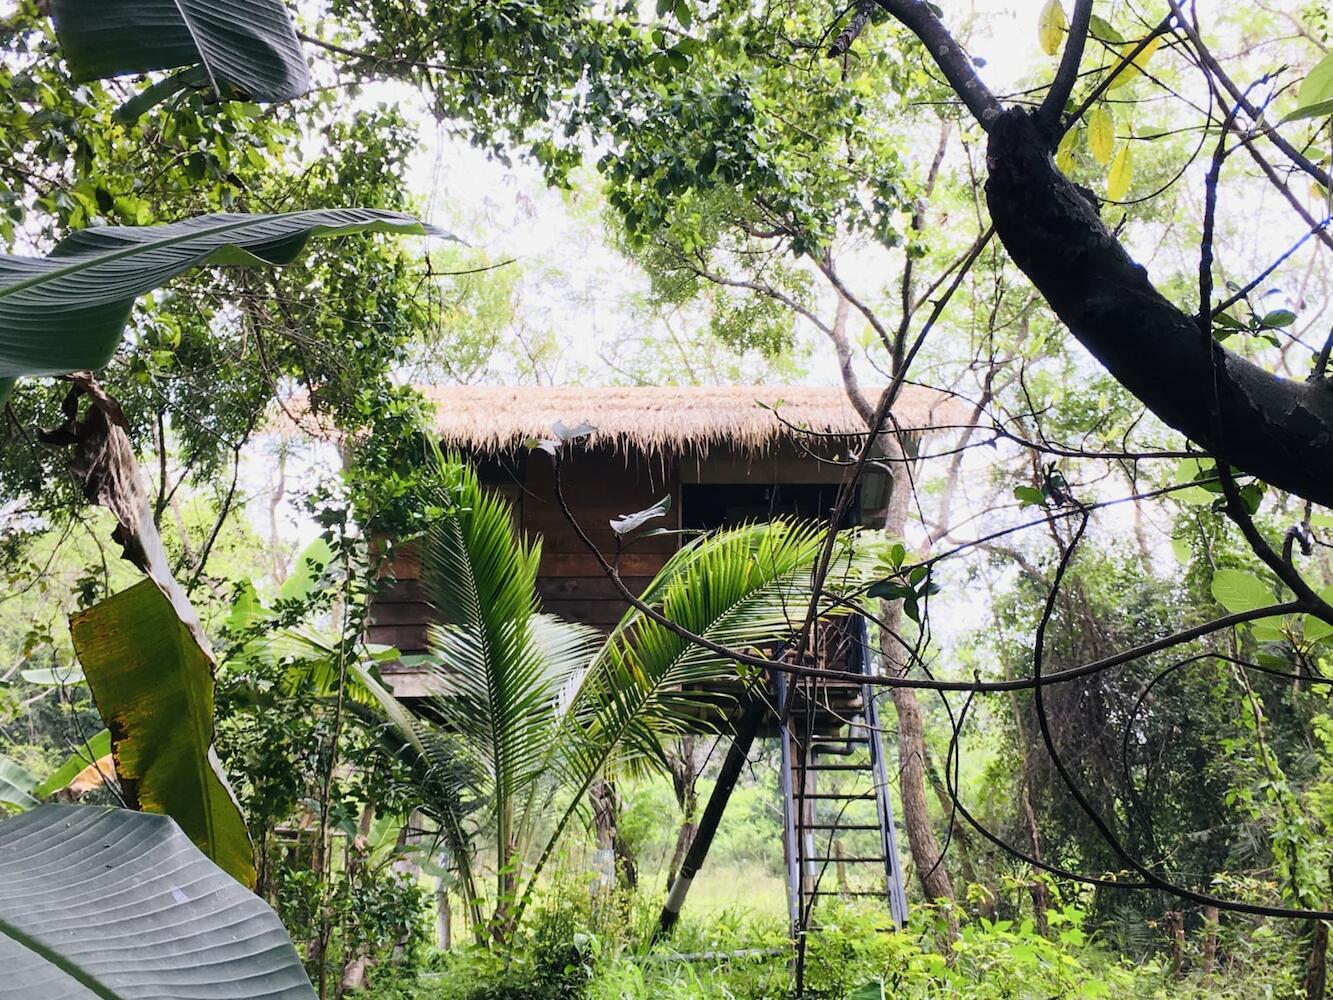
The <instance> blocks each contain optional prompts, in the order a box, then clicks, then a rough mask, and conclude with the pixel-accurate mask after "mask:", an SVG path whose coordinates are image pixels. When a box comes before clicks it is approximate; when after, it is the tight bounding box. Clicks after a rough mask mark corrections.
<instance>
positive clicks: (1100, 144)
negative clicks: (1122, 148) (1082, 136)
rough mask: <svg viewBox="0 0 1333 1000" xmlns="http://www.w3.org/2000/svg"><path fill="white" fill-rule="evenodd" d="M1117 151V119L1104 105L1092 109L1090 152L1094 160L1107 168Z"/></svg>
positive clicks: (1089, 137) (1089, 124)
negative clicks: (1115, 150)
mask: <svg viewBox="0 0 1333 1000" xmlns="http://www.w3.org/2000/svg"><path fill="white" fill-rule="evenodd" d="M1114 149H1115V119H1114V118H1113V117H1112V116H1111V112H1110V111H1109V110H1107V108H1105V107H1104V106H1102V105H1100V104H1099V105H1097V107H1095V108H1093V109H1092V113H1091V114H1089V115H1088V152H1090V153H1091V154H1092V157H1093V159H1095V160H1096V161H1097V162H1098V163H1100V164H1102V165H1103V166H1105V165H1106V164H1107V163H1110V162H1111V153H1112V151H1114Z"/></svg>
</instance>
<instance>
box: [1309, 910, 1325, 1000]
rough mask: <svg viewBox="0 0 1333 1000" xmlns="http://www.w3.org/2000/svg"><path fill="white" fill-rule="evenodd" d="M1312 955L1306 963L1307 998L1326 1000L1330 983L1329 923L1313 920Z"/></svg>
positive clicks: (1311, 929)
mask: <svg viewBox="0 0 1333 1000" xmlns="http://www.w3.org/2000/svg"><path fill="white" fill-rule="evenodd" d="M1311 923H1312V924H1313V926H1312V927H1311V928H1310V957H1309V959H1308V960H1307V961H1306V963H1305V1000H1324V991H1325V989H1326V988H1327V985H1328V924H1326V923H1324V922H1323V921H1322V920H1314V921H1311Z"/></svg>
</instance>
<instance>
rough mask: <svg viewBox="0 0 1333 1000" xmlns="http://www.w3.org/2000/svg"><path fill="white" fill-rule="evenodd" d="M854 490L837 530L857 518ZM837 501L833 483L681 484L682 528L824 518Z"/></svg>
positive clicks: (696, 529)
mask: <svg viewBox="0 0 1333 1000" xmlns="http://www.w3.org/2000/svg"><path fill="white" fill-rule="evenodd" d="M855 490H856V493H855V495H853V497H852V503H851V505H850V506H849V507H848V509H847V513H846V515H845V516H844V517H843V519H842V522H841V523H840V524H839V525H838V527H839V529H842V528H848V527H851V526H852V525H853V524H856V523H857V522H858V520H859V513H860V506H861V504H860V499H861V498H860V490H861V487H860V485H859V484H858V485H857V486H856V487H855ZM837 502H838V485H837V484H836V483H769V484H761V483H683V484H682V485H681V491H680V519H681V527H683V528H686V529H689V530H693V531H711V530H713V529H716V528H731V527H735V526H736V525H739V524H744V523H746V522H754V521H772V520H774V519H775V518H779V517H795V518H800V519H802V520H811V521H824V520H827V518H828V517H829V516H830V515H831V514H832V512H833V508H834V507H835V506H836V504H837Z"/></svg>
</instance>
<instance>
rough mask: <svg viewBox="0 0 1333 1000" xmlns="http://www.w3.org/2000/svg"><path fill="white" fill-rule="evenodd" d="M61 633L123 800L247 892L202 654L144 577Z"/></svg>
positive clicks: (237, 816) (209, 672) (242, 846)
mask: <svg viewBox="0 0 1333 1000" xmlns="http://www.w3.org/2000/svg"><path fill="white" fill-rule="evenodd" d="M70 630H71V633H72V635H73V639H74V650H75V652H76V653H77V654H78V657H79V660H80V662H81V663H82V664H83V672H84V675H85V676H86V677H87V680H88V686H89V688H90V689H91V690H92V694H93V700H94V701H95V702H96V703H97V710H98V712H99V713H100V714H101V716H102V719H103V721H104V722H105V723H106V724H107V728H108V729H110V730H111V742H112V749H113V752H114V754H115V762H116V775H117V777H119V779H120V784H121V790H122V792H123V793H124V795H125V796H126V799H127V801H128V802H129V803H130V804H131V805H133V806H135V807H136V808H139V809H143V810H145V811H147V812H157V813H165V814H167V815H168V816H170V817H171V818H172V819H174V820H175V821H176V822H177V823H178V824H179V825H180V827H181V829H182V830H183V831H184V832H185V834H186V835H187V836H188V837H189V838H190V839H191V840H192V841H194V843H195V844H197V845H198V847H199V849H200V850H201V851H203V852H204V854H206V855H208V857H210V858H211V859H212V860H213V861H214V862H215V863H216V864H217V865H218V866H219V867H221V868H222V869H223V870H224V871H226V872H228V873H229V874H231V875H232V877H233V878H235V879H236V880H237V881H239V882H241V883H243V884H245V885H247V886H253V885H254V882H255V869H254V853H253V849H252V847H251V844H250V837H249V834H248V833H247V832H246V829H245V820H244V819H243V818H242V817H241V810H240V807H239V806H238V805H237V803H236V799H235V797H234V796H233V795H232V791H231V788H230V786H229V785H228V784H227V780H226V778H225V777H224V776H223V774H222V769H221V767H220V765H219V764H218V760H217V756H216V754H215V753H214V751H213V659H212V654H211V652H210V651H208V650H206V649H204V648H203V647H201V645H200V643H199V640H198V639H196V633H195V632H194V631H193V630H192V629H191V628H189V627H188V626H187V625H186V624H185V623H184V622H182V621H181V619H180V617H179V616H178V615H177V613H176V609H175V608H174V606H173V605H172V603H171V601H170V600H169V599H168V598H167V597H166V596H165V595H164V594H163V593H162V591H161V590H160V589H158V587H157V586H156V585H155V584H154V583H153V582H152V581H151V580H146V581H144V582H143V583H140V584H137V585H136V586H134V587H131V588H130V589H129V590H126V591H122V592H121V593H119V594H116V595H115V596H114V597H111V598H108V599H107V600H105V601H103V602H102V603H101V604H99V605H97V606H96V607H94V608H90V609H88V610H87V611H83V612H80V613H79V614H77V615H75V616H74V617H73V618H71V619H70Z"/></svg>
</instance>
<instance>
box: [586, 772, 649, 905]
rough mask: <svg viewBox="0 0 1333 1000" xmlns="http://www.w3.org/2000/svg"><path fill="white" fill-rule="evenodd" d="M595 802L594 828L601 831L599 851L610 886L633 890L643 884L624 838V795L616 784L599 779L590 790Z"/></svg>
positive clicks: (598, 840) (591, 799)
mask: <svg viewBox="0 0 1333 1000" xmlns="http://www.w3.org/2000/svg"><path fill="white" fill-rule="evenodd" d="M588 798H589V800H590V801H591V803H592V818H593V828H594V829H595V830H596V831H597V851H598V854H599V855H601V856H602V857H603V858H605V860H606V864H605V868H606V869H609V870H605V871H604V874H605V876H606V878H607V880H608V883H607V884H608V887H615V886H617V885H622V884H623V885H624V886H625V888H627V889H633V888H634V887H635V886H637V885H638V884H639V874H638V869H637V866H636V865H635V863H634V856H633V855H632V854H631V853H630V851H629V848H628V847H627V846H626V844H625V839H624V838H623V837H621V836H620V823H619V820H620V796H619V794H618V793H617V792H616V785H615V782H613V781H609V780H607V779H606V778H597V779H596V780H594V781H593V783H592V785H591V786H589V788H588Z"/></svg>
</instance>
